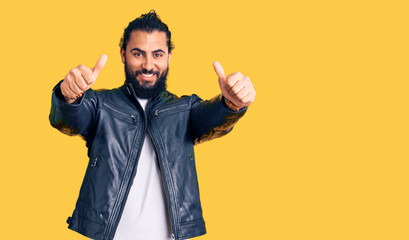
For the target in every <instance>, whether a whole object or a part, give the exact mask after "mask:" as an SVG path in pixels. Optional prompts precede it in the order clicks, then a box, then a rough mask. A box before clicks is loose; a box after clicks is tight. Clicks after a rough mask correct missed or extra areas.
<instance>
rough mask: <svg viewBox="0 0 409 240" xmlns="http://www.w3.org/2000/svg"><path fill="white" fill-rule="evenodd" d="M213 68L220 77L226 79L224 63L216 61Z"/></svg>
mask: <svg viewBox="0 0 409 240" xmlns="http://www.w3.org/2000/svg"><path fill="white" fill-rule="evenodd" d="M213 68H214V71H215V72H216V74H217V76H218V77H219V79H220V80H223V81H224V80H225V79H226V75H224V69H223V67H222V65H221V64H220V63H219V62H218V61H214V62H213Z"/></svg>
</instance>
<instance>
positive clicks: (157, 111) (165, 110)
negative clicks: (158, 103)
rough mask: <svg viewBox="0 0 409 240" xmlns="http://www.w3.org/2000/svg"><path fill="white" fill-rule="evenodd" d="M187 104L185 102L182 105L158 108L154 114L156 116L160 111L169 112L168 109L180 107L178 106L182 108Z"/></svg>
mask: <svg viewBox="0 0 409 240" xmlns="http://www.w3.org/2000/svg"><path fill="white" fill-rule="evenodd" d="M187 105H188V104H186V103H183V104H182V105H176V106H170V107H167V108H163V109H156V110H155V111H154V113H153V114H154V115H155V116H159V113H161V112H167V111H170V110H174V109H178V108H181V107H184V106H187Z"/></svg>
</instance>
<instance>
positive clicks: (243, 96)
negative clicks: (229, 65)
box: [213, 61, 256, 111]
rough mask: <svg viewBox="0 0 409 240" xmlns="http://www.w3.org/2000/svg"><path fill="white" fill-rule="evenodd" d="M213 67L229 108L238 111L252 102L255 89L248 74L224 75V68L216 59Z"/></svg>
mask: <svg viewBox="0 0 409 240" xmlns="http://www.w3.org/2000/svg"><path fill="white" fill-rule="evenodd" d="M213 67H214V70H215V71H216V74H217V76H218V77H219V85H220V90H221V91H222V94H223V96H224V98H225V99H226V104H227V106H229V108H231V109H232V110H235V111H238V110H239V109H241V108H243V107H248V106H250V104H252V103H253V102H254V99H255V97H256V91H255V90H254V87H253V84H252V83H251V81H250V78H249V77H248V76H244V75H243V74H242V73H240V72H236V73H232V74H230V75H228V76H227V77H226V75H225V74H224V69H223V67H222V65H221V64H220V63H219V62H218V61H215V62H214V63H213Z"/></svg>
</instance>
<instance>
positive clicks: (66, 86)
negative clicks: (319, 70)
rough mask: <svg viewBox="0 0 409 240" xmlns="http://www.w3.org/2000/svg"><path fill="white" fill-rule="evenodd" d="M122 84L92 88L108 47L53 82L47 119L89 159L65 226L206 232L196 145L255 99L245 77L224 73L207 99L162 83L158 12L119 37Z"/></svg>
mask: <svg viewBox="0 0 409 240" xmlns="http://www.w3.org/2000/svg"><path fill="white" fill-rule="evenodd" d="M120 46H121V50H120V53H121V58H122V62H123V63H124V67H125V76H126V80H125V84H124V85H123V86H121V87H119V88H116V89H112V90H98V91H96V90H92V89H91V86H92V85H93V84H94V82H95V81H96V79H97V77H98V74H99V72H100V71H101V70H102V68H103V67H104V66H105V63H106V61H107V56H105V55H102V56H101V57H100V59H99V60H98V61H97V63H96V65H95V67H94V68H88V67H85V66H83V65H79V66H78V67H76V68H73V69H71V70H70V71H69V73H68V74H67V75H66V76H65V78H64V80H62V81H61V82H60V83H58V84H57V86H56V87H54V89H53V94H52V106H51V112H50V116H49V118H50V122H51V125H52V126H53V127H55V128H57V129H59V130H60V131H61V132H63V133H65V134H68V135H76V134H79V135H80V136H82V137H83V138H84V139H85V141H86V145H87V147H88V156H89V159H90V160H89V165H88V168H87V171H86V173H85V177H84V181H83V183H82V185H81V189H80V193H79V197H78V201H77V203H76V208H75V210H74V212H73V215H72V216H71V217H69V218H68V220H67V222H68V224H69V226H68V227H69V228H70V229H72V230H74V231H77V232H78V233H80V234H83V235H85V236H87V237H90V238H92V239H95V240H111V239H115V240H131V239H132V240H133V239H143V240H149V239H152V240H162V239H178V240H182V239H188V238H192V237H196V236H200V235H203V234H205V233H206V230H205V225H204V220H203V217H202V209H201V204H200V199H199V190H198V182H197V175H196V168H195V157H194V152H193V145H194V144H198V143H202V142H205V141H208V140H211V139H213V138H217V137H220V136H223V135H225V134H227V133H228V132H229V131H231V129H232V127H233V125H234V124H235V123H236V122H237V121H238V119H239V118H240V117H242V116H243V115H244V113H245V111H246V109H247V107H248V106H249V105H250V104H251V103H252V102H253V101H254V98H255V91H254V88H253V86H252V84H251V82H250V79H249V78H248V77H246V76H243V75H242V74H241V73H233V74H230V75H228V76H225V74H224V71H223V68H222V66H221V65H220V63H218V62H215V63H214V69H215V71H216V73H217V75H218V77H219V84H220V89H221V92H222V94H220V95H218V96H216V97H215V98H213V99H211V100H209V101H203V100H201V99H200V98H199V97H198V96H196V95H191V96H183V97H180V98H179V97H177V96H175V95H173V94H172V93H170V92H168V91H167V90H166V76H167V73H168V67H169V63H170V58H171V54H172V49H173V44H172V41H171V32H170V31H169V29H168V27H167V26H166V24H164V23H163V22H162V21H161V20H160V19H159V18H158V16H157V15H156V13H155V12H154V11H150V12H149V13H147V14H143V15H141V17H139V18H137V19H135V20H134V21H132V22H131V23H129V25H128V27H127V28H126V29H125V31H124V35H123V36H122V39H121V44H120Z"/></svg>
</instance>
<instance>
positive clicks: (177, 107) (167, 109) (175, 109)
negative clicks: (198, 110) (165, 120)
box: [153, 99, 190, 117]
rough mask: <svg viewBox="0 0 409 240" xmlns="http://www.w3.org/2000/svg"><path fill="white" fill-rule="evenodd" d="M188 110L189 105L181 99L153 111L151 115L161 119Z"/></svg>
mask: <svg viewBox="0 0 409 240" xmlns="http://www.w3.org/2000/svg"><path fill="white" fill-rule="evenodd" d="M189 109H190V107H189V104H188V103H187V102H186V100H184V99H183V100H180V101H177V102H174V103H170V104H167V105H165V106H162V107H160V108H158V109H155V110H154V111H153V115H155V117H163V116H166V115H170V114H175V113H179V112H184V111H187V110H189Z"/></svg>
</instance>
